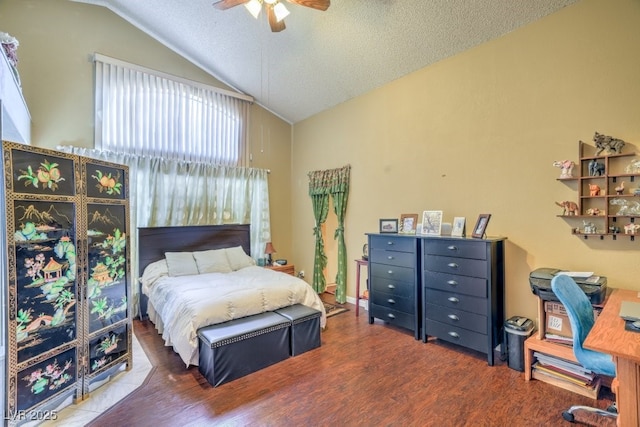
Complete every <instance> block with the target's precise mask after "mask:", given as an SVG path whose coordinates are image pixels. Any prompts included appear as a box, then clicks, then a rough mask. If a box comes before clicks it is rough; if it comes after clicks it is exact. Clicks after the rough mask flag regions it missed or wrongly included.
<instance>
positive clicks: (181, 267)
mask: <svg viewBox="0 0 640 427" xmlns="http://www.w3.org/2000/svg"><path fill="white" fill-rule="evenodd" d="M164 256H165V258H166V259H167V267H168V269H169V276H173V277H176V276H187V275H192V274H198V266H197V265H196V260H195V258H193V253H191V252H165V253H164Z"/></svg>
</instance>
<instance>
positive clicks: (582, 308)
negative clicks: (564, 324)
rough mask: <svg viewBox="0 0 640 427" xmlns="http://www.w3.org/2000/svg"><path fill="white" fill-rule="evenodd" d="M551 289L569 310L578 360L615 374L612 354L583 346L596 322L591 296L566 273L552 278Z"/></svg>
mask: <svg viewBox="0 0 640 427" xmlns="http://www.w3.org/2000/svg"><path fill="white" fill-rule="evenodd" d="M551 289H552V290H553V293H554V294H555V295H556V297H558V299H559V300H560V302H561V303H562V305H564V308H565V310H566V311H567V316H568V317H569V322H570V323H571V333H572V334H573V353H574V354H575V356H576V359H578V362H580V364H581V365H582V366H584V367H585V368H587V369H590V370H592V371H594V372H596V373H599V374H605V375H609V376H615V365H614V364H613V360H612V359H611V356H609V355H606V354H603V353H599V352H596V351H592V350H587V349H585V348H584V347H583V346H582V343H583V342H584V340H585V339H586V338H587V335H588V334H589V331H591V328H592V327H593V324H594V323H595V320H594V317H593V306H592V305H591V301H589V297H587V295H586V294H585V293H584V292H583V290H582V289H580V286H578V284H577V283H576V282H575V281H574V280H573V279H572V278H571V277H569V276H566V275H558V276H555V277H554V278H553V279H552V280H551Z"/></svg>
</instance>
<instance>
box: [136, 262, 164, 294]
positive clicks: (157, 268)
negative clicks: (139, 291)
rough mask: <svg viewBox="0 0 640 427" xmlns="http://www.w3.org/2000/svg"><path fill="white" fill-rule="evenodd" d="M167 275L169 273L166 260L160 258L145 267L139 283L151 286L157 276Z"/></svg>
mask: <svg viewBox="0 0 640 427" xmlns="http://www.w3.org/2000/svg"><path fill="white" fill-rule="evenodd" d="M167 275H169V270H168V268H167V261H166V260H164V259H161V260H160V261H156V262H152V263H151V264H149V265H147V266H146V267H145V269H144V272H143V273H142V277H141V278H140V283H142V286H145V287H148V288H149V287H151V286H153V285H154V284H155V283H156V281H157V280H158V279H159V278H161V277H162V276H167Z"/></svg>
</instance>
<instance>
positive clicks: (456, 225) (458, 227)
mask: <svg viewBox="0 0 640 427" xmlns="http://www.w3.org/2000/svg"><path fill="white" fill-rule="evenodd" d="M464 223H465V218H464V217H463V216H456V217H454V218H453V228H452V229H451V235H452V236H454V237H464V231H465V230H464Z"/></svg>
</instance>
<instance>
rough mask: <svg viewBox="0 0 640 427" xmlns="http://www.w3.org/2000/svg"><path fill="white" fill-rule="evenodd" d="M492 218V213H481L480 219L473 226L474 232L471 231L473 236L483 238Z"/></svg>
mask: <svg viewBox="0 0 640 427" xmlns="http://www.w3.org/2000/svg"><path fill="white" fill-rule="evenodd" d="M490 218H491V214H480V215H479V216H478V221H477V222H476V226H475V227H473V233H471V237H475V238H477V239H482V237H483V236H484V233H485V231H486V229H487V225H488V224H489V219H490Z"/></svg>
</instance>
